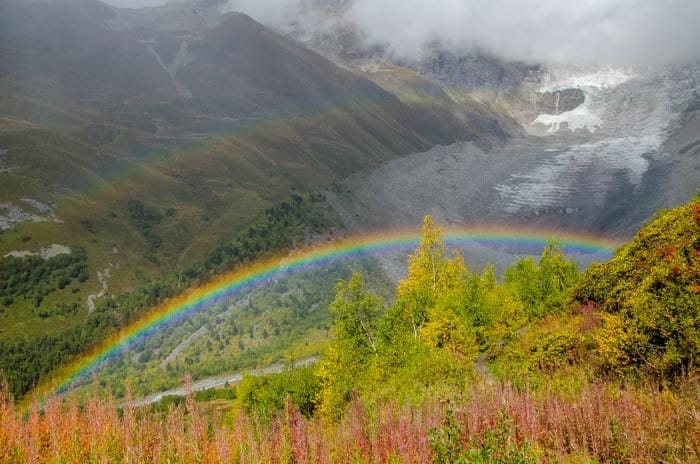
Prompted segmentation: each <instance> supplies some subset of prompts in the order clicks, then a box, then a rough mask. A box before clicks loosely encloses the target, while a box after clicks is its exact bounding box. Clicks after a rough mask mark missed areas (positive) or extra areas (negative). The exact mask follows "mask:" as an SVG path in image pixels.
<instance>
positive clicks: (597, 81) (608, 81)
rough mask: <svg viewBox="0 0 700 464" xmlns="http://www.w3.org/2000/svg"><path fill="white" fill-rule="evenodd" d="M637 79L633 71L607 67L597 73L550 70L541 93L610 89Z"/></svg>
mask: <svg viewBox="0 0 700 464" xmlns="http://www.w3.org/2000/svg"><path fill="white" fill-rule="evenodd" d="M635 77H637V76H636V74H635V73H633V72H632V71H631V70H624V69H620V68H611V67H605V68H601V69H597V70H595V71H586V70H576V69H573V70H572V69H563V68H550V69H549V70H548V72H547V74H546V75H545V76H544V78H543V80H542V87H541V89H540V91H541V92H556V91H557V90H564V89H572V88H574V89H582V90H584V89H586V88H589V87H594V88H596V89H609V88H612V87H617V86H618V85H620V84H623V83H625V82H627V81H629V80H630V79H633V78H635Z"/></svg>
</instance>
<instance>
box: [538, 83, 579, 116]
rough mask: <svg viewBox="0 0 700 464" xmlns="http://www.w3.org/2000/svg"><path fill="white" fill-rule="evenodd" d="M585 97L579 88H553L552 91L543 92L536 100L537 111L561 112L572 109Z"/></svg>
mask: <svg viewBox="0 0 700 464" xmlns="http://www.w3.org/2000/svg"><path fill="white" fill-rule="evenodd" d="M585 99H586V96H585V94H584V93H583V90H581V89H564V90H555V91H554V92H544V93H542V94H541V97H540V99H539V101H538V102H537V109H538V111H539V113H544V114H555V115H556V114H561V113H563V112H565V111H572V110H575V109H576V108H578V107H579V106H581V105H582V104H583V102H584V100H585Z"/></svg>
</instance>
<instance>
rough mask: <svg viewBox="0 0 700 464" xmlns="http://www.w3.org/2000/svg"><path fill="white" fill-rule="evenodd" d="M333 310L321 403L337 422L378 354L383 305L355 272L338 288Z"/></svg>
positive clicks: (321, 367)
mask: <svg viewBox="0 0 700 464" xmlns="http://www.w3.org/2000/svg"><path fill="white" fill-rule="evenodd" d="M330 311H331V312H332V313H333V314H334V315H335V326H334V328H333V334H334V339H333V341H332V342H331V344H330V346H329V348H328V351H327V353H326V356H325V357H324V358H323V359H322V360H321V362H320V364H319V369H318V376H319V377H320V379H321V389H320V391H319V394H318V401H319V403H320V407H319V409H320V412H321V414H322V415H323V416H325V417H327V418H330V419H338V418H340V417H341V415H342V413H343V411H344V408H345V406H346V405H347V404H348V402H349V401H350V398H351V394H352V391H353V389H355V388H356V387H357V386H358V385H359V379H360V378H361V377H362V376H363V374H365V373H366V372H367V370H368V367H369V364H370V363H371V360H370V357H376V356H377V354H378V350H377V340H376V330H377V324H378V320H379V317H380V315H381V314H382V312H383V304H382V301H381V300H380V299H379V298H378V297H377V296H375V295H373V294H371V293H370V292H368V291H367V290H366V289H365V286H364V282H363V280H362V276H361V275H360V274H359V273H357V272H355V273H353V275H352V276H351V277H350V279H349V280H348V281H347V282H342V281H341V282H339V283H338V285H337V286H336V297H335V300H333V303H331V306H330Z"/></svg>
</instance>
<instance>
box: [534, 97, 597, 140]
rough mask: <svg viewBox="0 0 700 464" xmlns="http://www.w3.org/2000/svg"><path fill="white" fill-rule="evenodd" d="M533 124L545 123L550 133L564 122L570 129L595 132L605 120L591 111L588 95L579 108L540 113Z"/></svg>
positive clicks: (555, 130) (559, 127)
mask: <svg viewBox="0 0 700 464" xmlns="http://www.w3.org/2000/svg"><path fill="white" fill-rule="evenodd" d="M532 124H544V125H545V126H547V132H548V133H554V132H557V131H558V130H559V129H561V128H562V125H564V124H566V127H567V128H568V129H569V130H570V131H577V130H580V129H585V130H587V131H589V132H591V133H594V132H595V131H596V130H598V129H600V128H601V127H602V126H603V120H602V119H601V118H600V116H598V115H597V114H595V113H593V112H592V111H591V108H590V107H589V104H588V95H586V99H585V100H584V102H583V103H582V104H581V105H579V106H578V107H577V108H574V109H573V110H571V111H564V112H563V113H560V114H540V115H539V116H537V118H536V119H535V120H534V121H533V122H532Z"/></svg>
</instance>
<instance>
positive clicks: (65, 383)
mask: <svg viewBox="0 0 700 464" xmlns="http://www.w3.org/2000/svg"><path fill="white" fill-rule="evenodd" d="M444 239H445V242H446V244H447V245H448V246H460V247H469V246H470V245H472V246H473V245H474V244H480V245H483V246H489V247H493V246H499V247H503V246H505V247H508V248H512V249H514V250H516V249H517V250H519V252H520V253H528V254H536V253H538V252H539V251H540V250H541V249H542V248H543V247H544V246H545V245H546V244H547V242H548V241H550V240H552V239H553V240H556V241H557V243H559V244H560V246H561V247H562V249H563V251H564V252H565V253H567V254H571V255H589V254H595V255H596V256H599V257H600V259H601V260H604V259H607V258H609V257H610V256H611V255H612V252H613V250H614V249H615V247H616V246H617V245H619V244H618V243H615V242H613V241H611V240H607V239H604V238H600V237H594V236H590V235H589V236H585V235H579V234H571V233H565V234H562V233H552V232H546V231H541V230H539V231H538V230H508V229H505V228H469V229H448V230H446V231H445V233H444ZM419 241H420V235H419V234H418V233H416V231H415V230H414V231H410V232H407V231H402V230H392V231H384V232H380V233H374V234H369V235H364V236H360V237H355V238H353V239H347V240H339V241H335V242H332V243H327V244H324V245H319V246H315V247H311V248H308V249H305V250H300V251H295V252H293V254H291V255H287V256H284V257H278V258H273V259H267V260H263V261H260V262H257V263H253V264H252V265H250V266H247V267H245V268H241V269H236V270H234V271H231V272H229V273H227V274H224V275H222V276H220V277H218V278H216V279H214V280H212V281H211V282H209V283H207V284H205V285H203V286H201V287H199V288H195V289H192V290H190V291H187V292H185V293H183V294H182V295H179V296H177V297H175V298H172V299H169V300H166V301H164V302H163V303H162V304H160V305H159V306H156V307H155V308H154V309H153V310H151V311H150V312H149V313H148V314H146V315H145V316H144V317H142V318H141V319H139V320H137V321H135V322H133V323H132V324H130V325H129V326H127V327H125V328H123V329H122V330H121V331H119V332H118V333H115V334H114V335H112V336H111V337H109V338H108V339H106V340H104V341H103V342H102V343H100V344H99V345H98V346H96V347H94V348H93V349H92V351H91V352H90V353H88V354H85V355H83V356H82V357H80V358H78V359H77V360H76V361H74V362H72V363H71V364H70V365H68V366H66V367H64V368H62V369H61V370H60V371H59V372H57V373H56V374H55V375H54V376H53V378H52V381H50V382H47V383H45V384H44V385H43V386H42V387H40V388H39V389H38V393H39V394H40V395H42V394H47V393H48V394H51V393H55V392H59V393H60V392H64V391H66V390H68V389H69V388H71V386H73V385H75V383H76V382H78V381H80V380H82V379H84V378H85V377H87V376H89V375H90V374H91V373H93V372H94V371H95V370H96V369H97V368H98V367H100V366H101V365H103V364H105V363H108V362H109V361H110V360H111V359H113V358H115V357H116V356H119V355H120V354H122V353H124V352H125V351H128V350H129V349H130V348H131V347H133V346H134V344H136V343H137V342H139V341H141V340H143V339H145V338H147V337H149V336H150V335H151V334H153V333H155V332H158V331H160V330H162V329H163V328H164V327H166V326H168V325H170V324H172V323H173V322H176V321H179V320H182V319H184V318H186V317H188V316H189V315H191V314H193V313H195V312H197V311H199V310H200V309H202V308H204V307H207V306H210V305H213V304H215V303H217V302H220V301H222V300H224V299H227V298H229V297H231V296H234V295H236V294H237V293H240V292H241V291H243V290H245V289H248V288H251V287H254V286H256V285H261V284H263V283H265V282H266V281H267V280H268V279H270V278H276V277H280V276H284V275H289V274H293V273H296V272H300V271H302V270H305V269H309V268H312V267H317V266H324V265H327V264H329V263H332V262H336V261H341V260H348V259H353V258H356V257H359V256H366V255H377V254H380V253H386V252H392V251H404V250H405V251H410V250H411V249H413V248H415V246H416V244H417V243H418V242H419Z"/></svg>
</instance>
